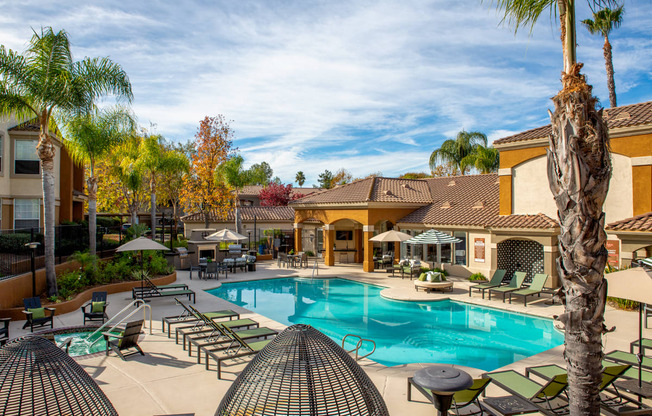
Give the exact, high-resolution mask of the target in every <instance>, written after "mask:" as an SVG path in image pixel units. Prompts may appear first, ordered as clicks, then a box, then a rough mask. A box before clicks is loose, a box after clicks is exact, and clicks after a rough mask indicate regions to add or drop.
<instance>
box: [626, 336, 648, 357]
mask: <svg viewBox="0 0 652 416" xmlns="http://www.w3.org/2000/svg"><path fill="white" fill-rule="evenodd" d="M641 347H642V349H643V354H645V350H647V349H650V350H652V339H650V338H643V339H642V340H641ZM637 349H638V340H635V341H632V342H631V343H630V344H629V352H631V353H634V351H635V350H637Z"/></svg>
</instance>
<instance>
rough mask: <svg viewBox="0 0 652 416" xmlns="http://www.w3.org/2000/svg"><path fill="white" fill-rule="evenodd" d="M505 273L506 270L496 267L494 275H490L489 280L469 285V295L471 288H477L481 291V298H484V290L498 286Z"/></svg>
mask: <svg viewBox="0 0 652 416" xmlns="http://www.w3.org/2000/svg"><path fill="white" fill-rule="evenodd" d="M505 273H507V271H506V270H503V269H498V270H496V271H495V272H494V275H493V276H492V277H491V280H490V281H489V282H486V283H479V284H477V285H471V286H469V297H471V290H479V291H481V292H482V299H484V291H485V290H487V289H491V288H494V287H498V286H500V285H501V284H502V281H503V278H504V277H505Z"/></svg>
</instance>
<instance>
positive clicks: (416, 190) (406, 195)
mask: <svg viewBox="0 0 652 416" xmlns="http://www.w3.org/2000/svg"><path fill="white" fill-rule="evenodd" d="M369 200H370V201H374V202H407V203H417V204H418V203H422V204H427V203H429V202H431V201H432V196H431V195H430V189H428V182H426V181H424V180H421V179H393V178H376V180H375V181H374V186H373V188H372V190H371V194H370V195H369Z"/></svg>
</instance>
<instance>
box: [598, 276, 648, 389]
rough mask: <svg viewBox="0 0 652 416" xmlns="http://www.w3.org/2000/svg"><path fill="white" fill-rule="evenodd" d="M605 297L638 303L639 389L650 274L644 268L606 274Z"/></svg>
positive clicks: (639, 385)
mask: <svg viewBox="0 0 652 416" xmlns="http://www.w3.org/2000/svg"><path fill="white" fill-rule="evenodd" d="M605 278H606V279H607V284H608V286H607V295H608V296H611V297H614V298H621V299H629V300H633V301H636V302H638V303H639V304H638V387H639V388H640V387H641V374H642V364H641V360H642V358H643V349H642V348H641V344H642V342H643V305H644V304H646V303H652V274H651V272H650V271H648V270H646V269H645V268H644V267H634V268H631V269H627V270H621V271H619V272H614V273H607V274H606V275H605Z"/></svg>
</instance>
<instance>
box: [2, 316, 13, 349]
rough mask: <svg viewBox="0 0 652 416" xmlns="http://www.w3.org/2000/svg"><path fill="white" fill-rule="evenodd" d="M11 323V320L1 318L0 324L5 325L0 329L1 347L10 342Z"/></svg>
mask: <svg viewBox="0 0 652 416" xmlns="http://www.w3.org/2000/svg"><path fill="white" fill-rule="evenodd" d="M9 321H11V318H0V323H3V324H4V325H3V326H2V327H0V347H1V346H3V345H5V343H6V342H7V341H8V340H9Z"/></svg>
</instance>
